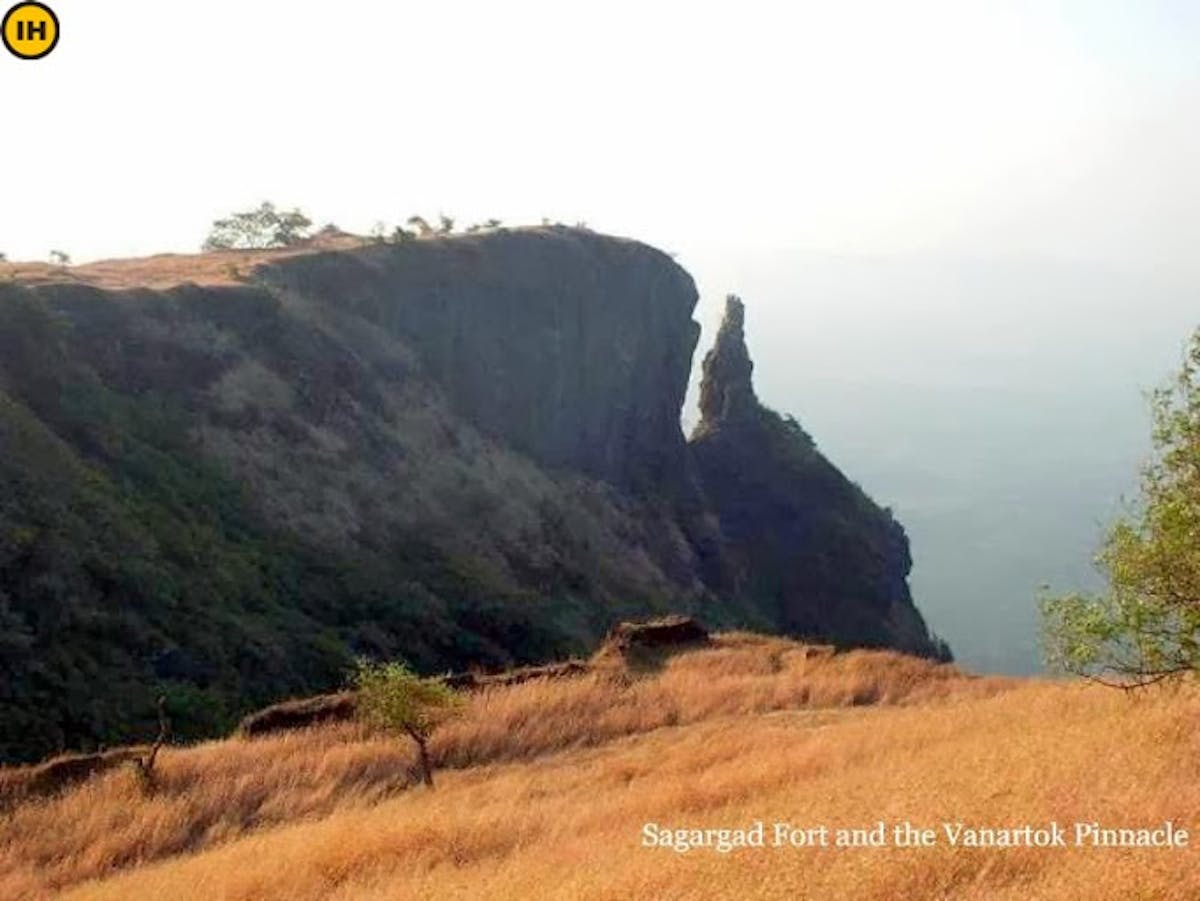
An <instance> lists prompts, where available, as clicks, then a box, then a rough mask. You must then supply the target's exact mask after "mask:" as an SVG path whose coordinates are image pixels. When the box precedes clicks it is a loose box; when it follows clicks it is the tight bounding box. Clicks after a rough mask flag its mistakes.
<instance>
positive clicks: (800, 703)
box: [0, 634, 1015, 898]
mask: <svg viewBox="0 0 1200 901" xmlns="http://www.w3.org/2000/svg"><path fill="white" fill-rule="evenodd" d="M648 663H649V662H648V661H642V665H640V666H639V667H636V668H634V669H632V670H630V669H626V667H625V666H624V665H623V664H622V663H621V661H620V658H614V657H604V658H598V659H597V671H596V672H594V673H592V674H591V675H588V676H584V677H575V678H570V679H564V680H561V681H555V680H538V681H533V682H526V683H523V684H520V685H515V686H511V687H498V688H489V689H487V690H484V691H482V692H478V693H473V694H471V695H470V696H469V697H467V698H466V699H465V700H464V702H463V704H462V707H461V709H460V711H459V713H458V715H457V716H455V717H454V718H453V719H452V720H450V721H449V722H447V723H445V724H444V725H443V726H442V727H441V728H439V729H438V730H437V731H436V732H435V733H434V734H433V736H432V737H431V739H430V741H429V755H430V760H431V763H432V765H433V766H434V767H436V768H438V769H439V770H440V771H441V772H440V773H439V777H438V781H439V789H438V792H436V793H433V795H434V796H437V795H441V794H443V793H444V792H448V790H449V791H453V786H455V785H458V784H460V783H459V780H461V779H462V778H467V779H469V780H471V781H476V780H478V779H489V778H491V774H494V773H495V772H496V771H495V767H496V766H498V765H501V764H504V763H520V762H527V763H528V764H529V765H530V766H531V767H534V768H535V769H531V770H529V771H528V772H529V773H530V774H533V773H535V772H536V768H538V767H541V766H542V765H543V762H545V765H547V766H550V767H556V766H557V764H555V763H554V761H555V760H556V759H557V755H559V754H560V753H564V752H566V753H570V752H575V751H578V750H579V749H584V748H591V749H594V752H595V753H600V752H605V753H607V751H605V749H608V748H610V747H618V746H619V745H618V744H615V743H616V742H618V740H619V739H630V738H633V737H636V736H640V735H646V734H648V733H651V732H661V733H663V734H665V735H668V736H669V735H678V734H679V733H678V731H677V730H678V729H679V728H680V727H687V726H691V725H702V724H711V725H712V727H713V730H714V731H713V733H712V734H713V735H714V736H716V735H723V734H725V733H726V731H728V732H729V734H730V735H732V734H734V733H737V732H738V731H740V730H741V729H742V728H743V727H744V726H745V725H746V724H747V723H749V722H751V721H753V720H754V719H756V718H757V717H759V716H760V715H761V714H764V713H771V712H773V711H787V710H793V711H807V712H806V713H804V714H803V715H805V716H811V717H814V718H815V719H813V720H812V721H811V722H813V724H819V723H822V722H830V723H832V722H835V721H838V720H839V719H840V718H841V717H842V716H843V715H844V714H845V713H846V712H847V711H850V710H852V709H857V710H865V709H867V708H868V707H870V706H872V705H884V706H891V705H924V704H928V703H931V704H935V705H937V704H941V703H943V702H947V701H950V700H953V699H956V698H957V699H966V698H987V697H992V696H995V695H997V694H999V693H1002V692H1004V691H1007V690H1009V689H1010V688H1012V687H1014V685H1015V683H1014V682H1013V681H1012V680H1007V679H986V678H984V679H981V678H973V677H970V676H967V675H965V674H963V673H962V672H960V671H959V670H958V669H956V668H955V667H953V666H947V665H939V664H935V663H932V662H930V661H928V660H922V659H918V658H912V657H906V656H903V655H900V654H895V653H892V652H887V651H852V652H848V653H844V654H837V653H834V652H833V649H832V648H828V647H812V646H805V645H802V644H799V643H797V642H793V641H788V640H785V639H779V638H766V637H761V636H753V635H748V634H726V635H721V636H717V637H716V639H715V642H714V644H713V645H712V646H711V648H709V649H705V650H697V651H688V652H685V653H681V654H678V655H676V656H665V657H663V656H660V657H659V659H658V660H657V662H656V663H654V664H653V665H648ZM767 719H768V720H769V719H770V718H769V717H768V718H767ZM724 740H725V739H718V740H717V743H716V744H715V745H714V747H713V749H712V751H711V752H706V753H705V754H704V755H703V756H702V758H700V759H702V760H704V761H711V760H712V759H714V757H715V756H719V755H720V754H721V753H726V752H728V751H729V749H728V748H726V749H725V751H722V750H721V742H723V741H724ZM700 759H698V762H697V765H700V764H699V760H700ZM739 759H740V764H739V765H740V766H741V767H742V768H744V769H746V770H747V771H751V772H752V771H753V769H754V767H755V766H756V764H754V762H753V758H752V757H751V756H746V755H744V754H743V755H742V756H741V757H740V758H739ZM617 766H618V771H619V770H620V767H621V765H620V764H618V765H617ZM156 773H157V778H156V792H155V794H154V796H153V797H149V796H146V795H144V794H143V793H142V792H141V790H140V788H139V786H138V783H137V780H136V778H135V776H134V774H133V772H131V771H129V770H122V771H117V772H112V773H110V774H108V775H106V776H104V777H101V778H99V779H96V780H93V781H91V782H89V783H87V784H85V785H82V786H80V787H77V788H74V789H71V790H69V791H68V792H66V793H65V794H64V795H63V796H62V797H60V798H57V799H51V800H47V801H42V802H37V803H32V804H24V805H21V806H20V807H18V808H16V809H15V810H14V811H13V812H12V814H11V816H10V817H9V818H8V819H7V820H3V821H0V897H5V898H8V897H14V898H21V897H37V896H38V895H39V894H41V893H46V894H50V893H54V892H59V891H62V890H63V889H64V888H66V887H68V886H71V885H75V884H78V883H80V882H82V881H84V880H87V879H94V878H98V877H103V876H107V875H112V874H113V872H114V871H118V870H122V869H127V868H135V867H140V866H144V865H146V864H150V863H153V862H155V861H161V860H164V859H166V858H170V857H173V856H176V855H179V854H185V853H194V852H202V851H205V850H208V849H213V848H217V847H218V846H221V845H224V844H226V843H228V842H230V841H233V840H236V839H240V838H246V837H250V836H252V835H253V834H254V833H258V832H261V831H263V830H265V829H267V827H279V826H284V825H288V824H298V823H300V822H303V821H308V822H312V821H313V820H317V819H321V818H325V817H329V816H341V815H342V814H346V815H350V816H353V815H354V814H355V812H356V811H358V812H362V811H364V810H365V809H366V808H368V807H370V806H373V805H375V804H379V803H382V802H385V801H387V800H388V799H389V798H394V797H395V796H396V795H397V794H398V793H400V794H407V793H406V792H404V789H405V788H406V787H415V786H419V785H420V784H421V772H420V764H419V759H418V755H417V752H416V748H415V746H414V745H413V744H412V743H410V742H397V741H396V740H395V738H394V737H393V735H392V734H391V733H390V732H388V731H381V730H378V729H370V728H367V729H364V728H363V727H362V726H354V725H343V726H336V727H328V728H319V729H315V730H311V731H306V732H300V733H291V734H285V735H282V736H271V737H265V738H261V739H252V740H247V739H240V738H237V739H231V740H227V741H222V742H210V743H207V744H202V745H199V746H196V747H194V748H171V747H168V748H166V749H165V750H164V751H163V752H162V753H161V755H160V759H159V761H158V764H157V767H156ZM5 776H7V778H8V779H9V780H10V781H11V780H15V779H17V778H19V776H20V771H19V770H9V771H5V770H3V769H0V798H2V797H3V793H4V788H5V785H4V781H5V779H4V777H5ZM574 778H575V777H572V778H571V781H574ZM600 784H607V783H606V780H602V782H601V783H600ZM418 794H425V793H424V792H418ZM449 803H450V804H451V806H453V804H454V803H455V801H454V800H450V801H449ZM506 803H507V804H508V805H509V806H510V812H512V813H514V815H515V814H516V813H517V809H518V808H519V807H520V806H521V804H522V800H521V798H520V797H519V796H518V797H510V798H509V800H508V801H507V802H506ZM379 809H380V811H384V810H386V809H387V808H386V807H383V808H379ZM52 824H56V825H52ZM425 825H428V828H430V829H435V830H439V832H440V830H441V827H440V826H437V825H436V824H435V823H433V822H429V823H428V824H422V823H419V822H413V823H412V827H413V828H414V829H417V830H420V829H422V828H425ZM634 828H636V825H635V826H634ZM444 837H446V838H447V839H449V842H448V844H447V845H446V847H445V848H443V849H442V850H443V851H444V852H445V853H451V854H452V853H453V846H454V845H456V844H458V843H459V842H462V841H466V842H468V843H470V842H472V841H474V839H473V838H472V837H471V836H470V835H469V834H464V835H462V836H461V837H459V838H454V837H453V836H444ZM347 875H349V873H347ZM261 890H263V891H265V890H266V888H265V887H263V888H262V889H261ZM280 890H281V891H287V890H288V889H284V888H282V887H281V889H280ZM150 894H154V892H153V891H151V892H150ZM217 894H220V892H217ZM439 896H444V894H443V895H439Z"/></svg>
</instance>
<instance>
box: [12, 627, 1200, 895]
mask: <svg viewBox="0 0 1200 901" xmlns="http://www.w3.org/2000/svg"><path fill="white" fill-rule="evenodd" d="M1198 718H1200V694H1198V693H1197V692H1195V691H1194V690H1182V691H1180V692H1177V693H1175V694H1172V695H1168V694H1164V693H1160V694H1156V695H1147V696H1145V697H1143V698H1142V699H1140V700H1137V701H1131V700H1129V699H1127V698H1126V697H1125V696H1123V695H1121V694H1120V693H1115V692H1111V691H1109V690H1106V689H1102V688H1098V687H1092V686H1084V685H1078V684H1066V683H1061V684H1056V683H1048V682H1035V681H1016V680H999V679H972V678H969V677H966V676H963V675H962V674H960V673H959V672H958V671H957V670H955V669H954V668H953V667H939V666H935V665H932V664H929V663H927V662H924V661H918V660H913V659H911V658H906V657H902V656H900V655H897V654H890V653H884V652H855V653H851V654H844V655H835V656H830V655H826V654H824V653H822V652H820V651H819V650H818V651H814V650H812V649H806V648H804V647H803V646H800V645H796V644H793V643H791V642H786V641H783V640H779V639H762V638H753V637H750V636H745V635H734V636H724V637H722V638H721V639H720V640H719V641H718V643H717V646H716V647H714V648H713V649H711V650H699V651H694V652H689V653H687V654H683V655H680V656H678V657H675V658H673V659H671V660H669V661H668V662H666V664H665V666H664V667H663V668H662V670H661V671H658V672H649V673H645V674H642V675H640V676H638V677H630V676H629V675H628V674H625V673H623V672H621V671H620V670H619V669H617V668H615V667H614V668H613V669H612V670H611V671H610V672H606V673H601V674H598V675H596V676H594V677H587V678H583V679H575V680H568V681H564V682H560V683H529V684H524V685H519V686H514V687H511V688H505V689H497V690H493V691H489V692H487V693H484V694H482V695H480V696H478V697H476V698H473V699H472V700H471V702H470V704H469V706H468V709H467V711H466V712H465V714H464V716H463V717H462V719H461V720H460V721H458V722H457V723H455V724H454V725H453V726H451V727H449V728H447V729H446V730H444V731H443V732H442V733H441V734H440V735H439V736H438V738H437V742H436V755H437V757H438V759H439V760H440V761H441V762H442V764H443V766H448V767H451V769H444V770H443V771H442V772H441V773H439V786H438V788H437V790H436V791H433V792H428V791H424V790H419V789H414V790H403V789H404V787H405V785H406V784H407V783H408V781H409V779H410V776H409V768H410V766H411V764H412V760H411V757H410V753H409V750H408V748H406V747H405V746H403V745H397V744H395V743H393V742H391V741H388V740H385V739H379V738H371V737H369V736H364V735H358V734H355V733H354V732H353V731H352V730H346V729H342V730H323V731H322V730H316V731H313V732H310V733H307V734H298V735H292V736H288V737H286V738H276V739H266V740H258V741H252V742H248V741H227V742H221V743H212V744H208V745H204V746H200V747H197V748H192V749H187V750H183V749H180V750H175V751H173V752H171V753H169V754H166V755H165V756H164V759H163V774H162V775H163V787H162V790H161V791H160V792H159V793H158V794H157V795H155V796H154V797H143V796H141V795H140V794H139V793H138V791H137V789H136V783H135V782H134V781H133V779H132V778H131V774H123V773H122V774H112V775H110V776H109V777H106V778H104V779H101V780H99V781H97V782H96V783H94V784H91V785H87V786H84V787H82V788H79V789H76V790H74V791H72V792H70V793H68V794H66V795H64V796H63V797H61V798H59V799H55V800H52V801H46V802H42V803H38V804H33V805H28V806H25V807H22V808H20V809H18V810H17V811H16V812H15V813H14V814H13V815H12V816H11V818H10V819H9V820H7V821H6V822H4V823H3V824H0V897H5V898H9V897H14V898H20V897H43V896H49V895H51V894H54V893H56V892H60V891H61V892H65V895H66V896H67V897H80V898H113V899H118V898H119V899H128V898H171V899H172V901H188V899H202V898H203V899H209V898H224V899H230V901H234V899H247V901H249V899H256V901H257V899H272V898H281V899H282V898H288V899H316V898H340V899H350V898H355V899H358V898H364V899H371V898H380V899H382V898H499V899H504V898H522V899H524V898H529V897H549V898H624V897H653V898H695V897H728V898H775V897H802V898H804V897H811V898H843V897H845V898H867V899H881V901H882V899H892V898H945V897H956V898H957V897H966V898H1014V899H1015V898H1059V897H1062V898H1077V897H1088V898H1101V899H1105V898H1112V899H1118V898H1120V899H1125V898H1139V897H1140V898H1156V899H1157V898H1165V899H1171V898H1178V899H1184V898H1196V897H1200V875H1198V873H1200V868H1198V867H1197V866H1196V864H1197V863H1198V862H1200V861H1198V859H1197V855H1196V852H1195V850H1192V849H1188V850H1173V851H1165V850H1137V851H1134V850H1128V851H1120V850H1113V849H1088V848H1080V849H1075V848H1070V849H1066V850H1046V851H1037V850H1023V849H1017V850H1003V851H1001V850H991V851H964V850H961V849H960V850H958V851H953V850H950V849H948V848H944V847H938V848H932V849H924V850H903V849H895V848H883V849H839V850H834V849H828V850H820V849H813V850H805V849H790V848H789V849H772V848H767V849H763V850H756V851H749V852H735V853H733V854H729V855H722V854H717V853H715V852H713V851H711V850H696V851H693V852H691V853H688V854H678V853H675V852H672V851H669V850H662V849H648V848H643V847H640V839H641V827H642V824H643V823H645V822H657V823H661V824H663V825H668V826H672V827H685V826H686V827H704V826H728V825H735V826H736V825H745V824H748V823H749V822H751V821H753V820H756V819H761V820H764V821H766V822H767V823H771V822H774V821H776V820H786V821H789V822H792V823H795V824H796V825H811V824H817V823H825V824H828V825H830V826H831V827H836V826H860V825H870V824H872V823H874V822H875V821H877V820H884V821H887V822H892V821H896V820H900V819H911V820H912V821H914V822H915V823H918V824H928V825H937V824H938V823H940V822H941V821H943V820H956V819H964V820H968V821H971V822H975V823H980V824H984V825H1008V824H1014V823H1016V824H1019V823H1023V822H1035V823H1041V822H1045V821H1047V820H1050V819H1057V820H1058V821H1059V822H1068V823H1070V822H1074V821H1075V820H1092V819H1099V820H1103V821H1106V822H1108V823H1112V824H1116V825H1130V824H1136V825H1141V824H1146V825H1149V824H1152V823H1154V822H1156V821H1158V820H1161V819H1168V818H1170V819H1174V820H1175V821H1176V823H1179V824H1180V825H1182V826H1184V827H1187V828H1191V829H1193V830H1194V829H1196V828H1197V827H1200V822H1198V821H1197V813H1198V811H1200V779H1198V778H1197V776H1198V775H1200V774H1198V771H1197V770H1198V763H1197V762H1198V761H1200V735H1198V730H1197V728H1196V727H1197V725H1198ZM87 880H91V881H87Z"/></svg>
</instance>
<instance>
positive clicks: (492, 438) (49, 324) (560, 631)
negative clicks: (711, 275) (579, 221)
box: [0, 228, 932, 759]
mask: <svg viewBox="0 0 1200 901" xmlns="http://www.w3.org/2000/svg"><path fill="white" fill-rule="evenodd" d="M268 256H269V255H268ZM199 259H202V260H203V262H204V265H205V266H206V267H207V269H206V271H208V272H211V271H214V270H215V269H220V268H228V269H229V270H230V271H231V272H233V273H235V274H236V275H237V276H238V281H237V282H236V283H226V284H217V285H211V284H210V285H206V286H200V285H195V284H188V283H186V281H181V280H176V281H178V282H179V283H177V284H174V285H173V286H169V287H167V286H160V287H158V288H156V289H155V290H150V289H144V288H136V287H124V288H120V289H117V288H113V287H111V286H110V287H105V288H101V287H98V286H97V285H96V284H95V283H89V281H88V279H87V277H86V273H87V269H86V267H83V268H81V269H80V270H77V271H78V272H79V273H82V275H80V276H77V277H76V279H74V280H68V279H65V278H53V277H47V278H45V279H43V280H42V283H37V284H34V283H31V282H22V281H21V280H16V281H11V282H8V283H0V449H2V451H3V452H2V453H0V687H2V688H0V759H19V758H26V757H34V756H38V755H40V754H44V753H46V752H48V751H52V750H56V749H57V748H58V747H60V746H66V747H81V746H87V745H88V744H93V743H95V742H98V741H104V742H106V743H109V744H112V743H116V742H120V741H127V740H130V739H136V738H139V737H140V736H141V735H143V734H153V731H154V703H153V699H154V697H155V696H156V695H157V694H158V693H159V692H160V691H162V692H165V693H166V694H167V696H168V703H169V706H170V708H171V712H172V719H173V720H174V723H175V726H176V730H177V733H178V734H180V735H183V736H188V735H192V736H200V735H208V734H212V733H214V732H217V731H221V730H222V729H224V728H226V727H227V726H228V725H229V724H230V723H232V722H233V721H234V720H235V719H236V717H237V716H238V715H239V714H240V713H241V712H243V711H244V710H245V709H246V708H248V707H251V706H256V705H261V704H263V703H266V702H269V701H273V700H277V699H279V698H280V697H283V696H287V695H294V694H300V693H305V692H316V691H321V690H325V689H328V688H332V687H336V686H337V684H338V683H339V682H340V680H341V679H342V677H343V673H344V670H345V667H346V666H347V664H348V663H349V661H350V659H351V657H352V655H354V654H369V655H373V656H396V655H403V656H405V657H407V658H408V659H409V660H411V661H413V662H414V663H415V664H416V665H417V666H418V667H420V668H422V669H424V670H426V671H432V670H439V669H446V668H463V667H466V666H469V665H473V664H481V665H484V666H492V667H495V666H503V665H509V664H513V663H519V662H534V661H540V660H543V659H546V658H548V657H553V656H557V655H562V654H566V653H568V652H573V651H578V650H581V649H583V648H585V647H587V646H589V645H591V644H593V643H594V642H595V641H596V640H597V639H598V638H599V637H600V636H601V635H602V634H603V632H604V630H605V629H607V627H608V626H609V625H611V623H612V621H613V620H614V619H616V618H619V617H629V616H636V615H642V614H647V613H658V612H664V611H667V610H680V611H685V612H693V613H699V614H701V615H702V616H703V617H705V618H706V619H708V620H710V621H711V622H712V623H713V624H714V625H738V624H742V625H754V626H757V627H760V628H763V627H765V628H776V629H781V630H786V631H792V632H797V633H802V634H811V635H819V636H822V637H827V638H831V639H834V640H839V641H845V642H848V643H853V642H866V643H877V644H893V645H896V646H899V647H905V648H909V649H913V650H918V651H922V652H930V651H931V649H932V645H931V644H930V643H929V640H928V637H927V636H926V635H925V632H924V626H923V624H921V622H920V617H919V615H917V614H916V611H915V609H914V608H913V607H912V605H911V601H910V600H909V598H908V594H907V588H906V585H905V580H904V577H905V574H906V573H907V565H908V564H907V545H906V543H905V541H904V538H903V533H902V531H900V529H899V527H898V526H897V525H896V524H895V523H894V522H893V521H892V520H891V519H890V517H889V516H886V515H884V514H883V513H882V512H881V511H879V510H878V509H877V508H875V507H874V505H873V504H871V503H870V502H869V500H867V499H866V498H865V497H863V496H862V495H861V492H857V489H853V486H850V485H849V483H846V482H845V480H844V479H842V478H841V476H840V474H838V473H837V471H836V470H834V469H833V468H832V467H831V466H830V465H829V464H828V463H827V462H825V461H824V460H823V458H821V457H820V455H819V454H816V452H815V451H814V450H812V449H811V446H810V445H808V444H805V443H804V442H803V441H801V440H800V439H799V438H798V437H797V434H796V433H794V431H792V430H789V427H787V425H786V423H783V421H782V420H778V417H774V418H772V417H773V416H774V414H769V413H767V412H766V411H764V410H762V408H761V407H759V406H758V404H757V401H756V400H755V398H754V394H753V388H752V386H751V384H750V368H751V367H750V362H749V357H748V355H747V353H746V349H745V345H744V342H743V341H741V339H740V317H741V311H740V307H739V308H737V309H736V311H734V310H733V308H731V314H730V318H729V320H728V322H727V327H726V328H725V329H723V331H722V336H721V338H720V339H719V341H718V345H717V347H716V348H715V349H714V350H713V352H712V353H710V355H709V358H708V360H707V362H706V376H707V377H706V381H705V387H704V395H703V401H702V405H703V409H704V423H703V424H702V427H701V430H700V432H699V433H698V434H697V437H696V438H695V439H694V440H693V442H692V443H691V445H690V446H689V444H688V443H687V442H686V441H685V439H684V436H683V434H682V432H681V430H680V425H679V413H680V407H681V405H682V402H683V395H684V391H685V388H686V384H687V378H688V371H689V367H690V363H691V356H692V353H693V350H694V347H695V343H696V338H697V333H698V326H697V325H696V323H695V322H693V321H692V319H691V312H692V309H693V306H694V304H695V302H696V292H695V287H694V285H693V283H692V281H691V279H690V277H689V276H688V275H687V274H686V273H685V272H684V271H683V270H682V269H680V268H679V267H678V266H677V265H675V264H674V263H673V262H672V261H671V260H670V259H669V258H668V257H666V256H665V255H663V254H661V253H659V252H658V251H655V250H653V249H651V248H649V247H646V246H645V245H641V244H638V243H636V242H632V241H623V240H618V239H614V238H607V237H603V236H598V235H594V234H592V233H589V232H582V231H577V230H572V229H561V228H552V229H530V230H518V231H511V232H509V231H500V232H495V233H489V234H482V235H477V236H463V237H455V238H449V239H429V240H420V241H416V242H413V243H410V244H402V245H368V246H362V247H358V248H353V249H345V248H343V249H339V250H335V251H327V252H323V251H320V250H318V249H314V250H313V251H312V252H305V253H299V254H288V255H279V256H278V257H273V258H269V259H267V260H266V262H262V260H259V259H256V261H255V262H256V263H257V265H256V267H255V268H254V269H253V270H252V271H250V272H242V271H241V270H240V269H239V267H240V266H241V265H242V262H241V261H242V260H243V259H245V258H244V257H238V256H237V255H236V254H231V255H229V261H228V262H225V261H223V260H216V259H214V258H213V256H212V255H209V256H207V257H204V258H199ZM145 265H146V266H147V267H149V266H150V263H149V262H147V263H146V264H145Z"/></svg>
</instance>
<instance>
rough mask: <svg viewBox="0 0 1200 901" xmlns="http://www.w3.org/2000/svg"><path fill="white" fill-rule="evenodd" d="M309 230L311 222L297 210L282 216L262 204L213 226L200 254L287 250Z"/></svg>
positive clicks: (268, 205)
mask: <svg viewBox="0 0 1200 901" xmlns="http://www.w3.org/2000/svg"><path fill="white" fill-rule="evenodd" d="M311 227H312V220H310V219H309V218H308V217H307V216H305V215H304V214H303V213H302V212H300V210H298V209H293V210H290V211H287V212H284V211H281V210H276V209H275V206H274V204H271V203H268V202H267V201H263V203H262V204H261V205H260V206H259V207H258V208H257V209H254V210H247V211H246V212H242V213H234V214H233V215H232V216H230V217H228V218H227V219H217V220H216V221H215V222H213V225H212V231H211V232H209V235H208V238H206V239H205V241H204V250H261V249H266V248H271V247H289V246H291V245H293V244H296V243H297V242H299V241H302V240H303V239H304V238H305V237H306V236H307V234H308V230H309V229H310V228H311Z"/></svg>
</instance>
